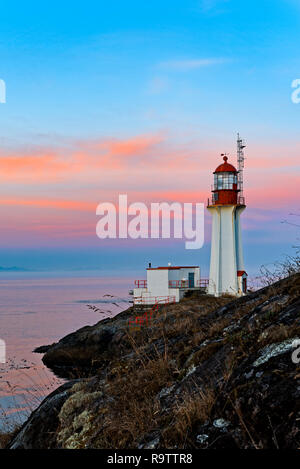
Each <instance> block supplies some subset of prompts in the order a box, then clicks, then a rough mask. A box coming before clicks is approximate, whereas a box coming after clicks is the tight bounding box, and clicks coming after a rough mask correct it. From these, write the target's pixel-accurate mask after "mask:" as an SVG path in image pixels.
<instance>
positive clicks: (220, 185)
mask: <svg viewBox="0 0 300 469" xmlns="http://www.w3.org/2000/svg"><path fill="white" fill-rule="evenodd" d="M236 183H237V177H236V174H234V173H220V174H215V189H216V190H222V189H233V184H236Z"/></svg>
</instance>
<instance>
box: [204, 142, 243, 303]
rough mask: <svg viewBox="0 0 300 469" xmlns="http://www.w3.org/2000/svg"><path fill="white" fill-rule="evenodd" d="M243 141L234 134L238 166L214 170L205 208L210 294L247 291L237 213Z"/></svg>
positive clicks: (240, 203)
mask: <svg viewBox="0 0 300 469" xmlns="http://www.w3.org/2000/svg"><path fill="white" fill-rule="evenodd" d="M244 148H245V145H244V144H243V141H242V140H241V139H240V137H239V135H238V140H237V163H238V170H237V169H236V168H235V167H234V166H232V165H231V164H229V163H228V162H227V160H228V158H227V156H226V155H223V154H222V155H221V156H223V160H224V161H223V163H222V164H220V165H219V166H218V167H217V169H216V170H215V172H214V184H213V187H212V199H211V200H209V201H208V206H207V209H208V210H209V211H210V213H211V214H212V238H211V257H210V272H209V285H208V293H209V294H211V295H214V296H220V295H222V294H230V295H233V296H242V295H244V294H245V293H246V292H247V273H246V272H245V268H244V259H243V246H242V237H241V225H240V215H241V213H242V212H243V211H244V210H245V208H246V205H245V199H244V196H243V167H244V152H243V149H244Z"/></svg>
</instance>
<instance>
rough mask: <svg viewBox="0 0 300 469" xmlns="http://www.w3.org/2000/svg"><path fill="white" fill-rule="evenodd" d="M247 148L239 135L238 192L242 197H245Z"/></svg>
mask: <svg viewBox="0 0 300 469" xmlns="http://www.w3.org/2000/svg"><path fill="white" fill-rule="evenodd" d="M245 147H246V145H245V143H244V141H243V140H242V139H241V138H240V134H237V167H238V181H237V182H238V184H237V186H238V190H239V191H240V194H239V195H240V197H244V195H243V169H244V165H245V155H244V148H245Z"/></svg>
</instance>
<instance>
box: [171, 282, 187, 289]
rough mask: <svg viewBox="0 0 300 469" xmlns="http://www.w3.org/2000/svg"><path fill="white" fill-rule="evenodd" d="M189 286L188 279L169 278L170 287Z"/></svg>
mask: <svg viewBox="0 0 300 469" xmlns="http://www.w3.org/2000/svg"><path fill="white" fill-rule="evenodd" d="M188 286H189V281H188V280H169V287H170V288H185V287H186V288H187V287H188Z"/></svg>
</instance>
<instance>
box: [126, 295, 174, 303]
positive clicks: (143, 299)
mask: <svg viewBox="0 0 300 469" xmlns="http://www.w3.org/2000/svg"><path fill="white" fill-rule="evenodd" d="M170 303H176V297H175V296H136V297H135V298H134V304H135V305H146V304H149V305H154V304H164V305H165V304H170Z"/></svg>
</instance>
